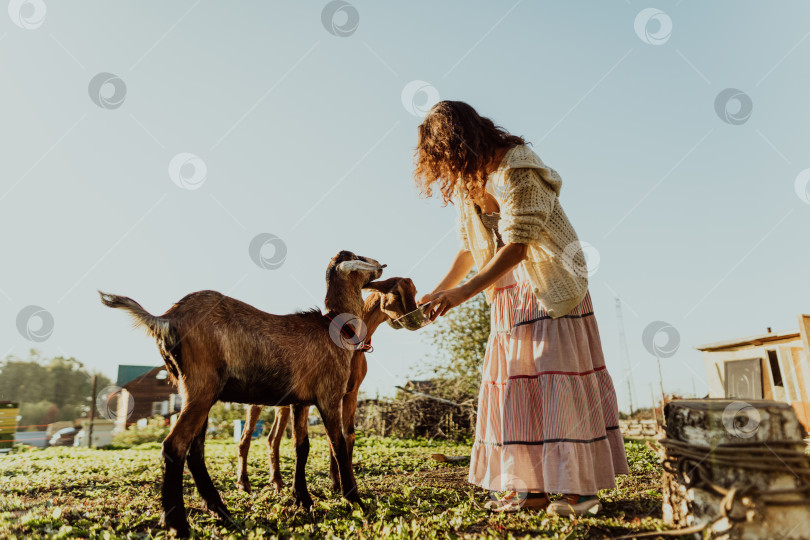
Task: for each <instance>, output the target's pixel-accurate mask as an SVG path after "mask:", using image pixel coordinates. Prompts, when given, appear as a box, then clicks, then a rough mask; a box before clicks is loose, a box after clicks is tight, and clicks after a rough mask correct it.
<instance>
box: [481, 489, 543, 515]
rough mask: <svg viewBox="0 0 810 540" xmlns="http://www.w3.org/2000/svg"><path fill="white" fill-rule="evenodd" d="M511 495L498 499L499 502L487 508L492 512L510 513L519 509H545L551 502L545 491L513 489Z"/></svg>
mask: <svg viewBox="0 0 810 540" xmlns="http://www.w3.org/2000/svg"><path fill="white" fill-rule="evenodd" d="M511 495H512V496H511V497H509V498H508V499H507V498H503V499H500V501H499V502H500V503H501V504H499V505H497V506H493V507H488V508H489V509H490V510H492V511H493V512H503V513H507V512H510V513H511V512H518V511H520V510H545V509H546V508H547V507H548V505H549V504H551V499H549V498H548V494H547V493H534V492H528V493H527V492H525V491H522V492H520V493H517V492H514V491H513V492H512V494H511ZM492 502H495V501H492Z"/></svg>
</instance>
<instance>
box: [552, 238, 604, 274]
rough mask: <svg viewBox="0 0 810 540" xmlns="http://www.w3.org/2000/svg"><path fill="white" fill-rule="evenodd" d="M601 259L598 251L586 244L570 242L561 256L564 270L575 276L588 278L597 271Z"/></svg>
mask: <svg viewBox="0 0 810 540" xmlns="http://www.w3.org/2000/svg"><path fill="white" fill-rule="evenodd" d="M601 261H602V258H601V256H600V255H599V250H598V249H596V248H595V247H594V246H593V245H591V244H589V243H588V242H581V241H575V242H571V243H570V244H568V245H567V246H565V249H564V250H563V254H562V262H563V266H565V269H566V270H568V271H569V272H570V273H572V274H574V275H575V276H579V277H583V278H590V277H592V276H593V275H594V274H596V272H597V270H599V265H600V264H601Z"/></svg>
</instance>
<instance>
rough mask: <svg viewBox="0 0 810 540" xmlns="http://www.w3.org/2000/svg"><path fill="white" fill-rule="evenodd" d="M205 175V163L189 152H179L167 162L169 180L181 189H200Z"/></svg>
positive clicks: (206, 171)
mask: <svg viewBox="0 0 810 540" xmlns="http://www.w3.org/2000/svg"><path fill="white" fill-rule="evenodd" d="M207 175H208V166H207V165H206V164H205V161H203V160H202V159H200V158H199V157H198V156H196V155H194V154H192V153H190V152H181V153H179V154H177V155H176V156H174V157H173V158H172V160H171V161H170V162H169V178H171V179H172V182H174V183H175V185H177V186H178V187H180V188H182V189H187V190H189V191H193V190H195V189H200V188H201V187H202V185H203V183H205V178H206V176H207Z"/></svg>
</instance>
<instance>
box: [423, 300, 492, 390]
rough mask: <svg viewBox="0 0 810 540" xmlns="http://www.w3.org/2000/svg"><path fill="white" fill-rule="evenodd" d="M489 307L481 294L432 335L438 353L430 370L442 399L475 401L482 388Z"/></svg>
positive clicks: (439, 324)
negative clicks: (473, 399)
mask: <svg viewBox="0 0 810 540" xmlns="http://www.w3.org/2000/svg"><path fill="white" fill-rule="evenodd" d="M489 321H490V306H489V304H488V303H487V301H486V298H485V297H484V294H483V293H481V294H478V295H476V296H475V297H473V298H471V299H470V300H468V301H467V302H465V303H464V304H462V305H460V306H458V307H456V308H454V309H453V310H452V311H450V312H449V313H448V314H447V315H446V316H444V317H442V318H441V319H439V320H438V321H437V322H436V323H434V326H432V331H431V333H430V343H431V344H432V345H433V347H434V350H435V351H436V352H435V354H434V355H432V357H433V362H432V363H431V367H432V368H433V369H432V370H433V374H434V375H435V377H436V378H437V379H439V380H440V381H441V384H439V385H436V388H437V389H438V392H437V393H439V394H440V396H438V397H443V398H445V399H449V400H452V401H455V402H461V401H465V400H468V399H472V398H475V397H476V396H477V395H478V389H479V387H480V385H481V371H482V368H483V363H484V353H485V352H486V349H487V341H488V339H489V332H490V325H489Z"/></svg>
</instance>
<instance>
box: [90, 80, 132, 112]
mask: <svg viewBox="0 0 810 540" xmlns="http://www.w3.org/2000/svg"><path fill="white" fill-rule="evenodd" d="M87 93H88V94H89V95H90V99H91V100H92V101H93V103H95V104H96V105H98V106H99V107H101V108H102V109H117V108H118V107H120V106H121V105H123V104H124V100H125V99H126V97H127V85H126V83H125V82H124V80H123V79H122V78H121V77H119V76H118V75H115V74H113V73H106V72H102V73H99V74H98V75H96V76H95V77H93V78H92V79H90V84H89V85H88V86H87Z"/></svg>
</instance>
